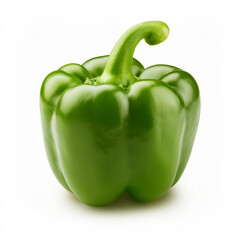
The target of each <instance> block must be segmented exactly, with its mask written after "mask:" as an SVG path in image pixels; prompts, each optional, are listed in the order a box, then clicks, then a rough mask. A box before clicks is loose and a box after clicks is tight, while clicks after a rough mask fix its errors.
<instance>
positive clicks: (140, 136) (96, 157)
mask: <svg viewBox="0 0 240 240" xmlns="http://www.w3.org/2000/svg"><path fill="white" fill-rule="evenodd" d="M168 34H169V28H168V26H167V25H166V24H165V23H163V22H159V21H152V22H144V23H140V24H138V25H136V26H134V27H132V28H130V29H129V30H128V31H127V32H126V33H125V34H124V35H123V36H122V37H121V38H120V39H119V41H118V42H117V43H116V45H115V47H114V48H113V50H112V52H111V54H110V56H103V57H97V58H93V59H90V60H88V61H87V62H85V63H84V64H82V65H79V64H67V65H64V66H63V67H61V68H60V69H59V70H57V71H54V72H52V73H50V74H49V75H48V76H47V77H46V78H45V80H44V81H43V84H42V87H41V94H40V95H41V96H40V107H41V118H42V127H43V135H44V141H45V147H46V152H47V156H48V160H49V163H50V165H51V168H52V170H53V172H54V174H55V176H56V178H57V179H58V181H59V182H60V183H61V184H62V185H63V186H64V187H65V188H66V189H67V190H69V191H71V192H72V193H73V194H74V195H75V196H76V197H77V198H78V199H80V200H81V201H82V202H84V203H86V204H88V205H92V206H102V205H107V204H110V203H112V202H114V201H115V200H116V199H117V198H118V197H119V196H120V195H121V194H122V193H123V192H128V193H129V194H130V195H131V196H132V197H133V198H134V199H137V200H139V201H151V200H154V199H157V198H159V197H161V196H163V195H164V194H165V193H166V192H167V191H168V190H169V188H171V187H172V186H173V185H174V184H175V183H176V182H177V181H178V180H179V178H180V177H181V175H182V173H183V171H184V169H185V166H186V164H187V161H188V158H189V156H190V153H191V149H192V145H193V142H194V138H195V135H196V131H197V126H198V121H199V115H200V96H199V89H198V86H197V83H196V81H195V80H194V78H193V77H192V76H191V75H190V74H189V73H187V72H185V71H183V70H181V69H179V68H177V67H173V66H169V65H162V64H158V65H154V66H151V67H148V68H146V69H144V68H143V66H142V64H141V63H140V62H138V61H137V60H136V59H133V53H134V50H135V48H136V46H137V44H138V43H139V42H140V41H141V40H142V39H143V38H144V39H145V41H146V42H147V43H148V44H150V45H155V44H158V43H161V42H163V41H164V40H165V39H166V38H167V36H168Z"/></svg>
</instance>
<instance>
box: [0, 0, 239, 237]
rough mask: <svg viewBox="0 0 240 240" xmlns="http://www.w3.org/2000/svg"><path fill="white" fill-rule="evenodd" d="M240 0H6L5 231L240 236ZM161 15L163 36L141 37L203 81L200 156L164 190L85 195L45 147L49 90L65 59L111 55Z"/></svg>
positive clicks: (1, 231) (1, 122)
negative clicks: (60, 175)
mask: <svg viewBox="0 0 240 240" xmlns="http://www.w3.org/2000/svg"><path fill="white" fill-rule="evenodd" d="M239 10H240V2H239V1H238V0H236V1H234V0H228V1H221V0H215V1H214V0H212V1H211V0H207V1H203V0H201V1H200V0H199V1H191V0H189V1H187V0H181V1H177V0H176V1H170V0H169V1H160V0H158V1H157V0H155V1H154V0H144V1H140V0H138V1H130V0H127V1H125V0H122V1H120V0H118V1H113V0H112V1H110V0H109V1H107V0H101V1H97V0H95V1H91V0H89V1H77V0H76V1H73V0H68V1H60V0H58V1H57V0H56V1H43V0H42V1H30V0H29V1H17V0H16V1H11V0H6V1H1V5H0V22H1V24H0V50H1V51H0V60H1V62H0V66H1V67H0V82H1V88H0V146H1V148H0V149H1V150H0V163H1V167H0V238H1V237H2V238H1V239H4V240H5V239H6V240H7V239H14V240H15V239H16V240H22V239H23V240H28V239H36V240H37V239H55V238H56V239H73V240H74V239H185V240H187V239H229V240H232V239H240V230H239V229H238V227H240V204H239V203H240V187H239V183H240V126H239V125H240V107H239V103H240V95H239V87H240V74H239V68H240V67H239V54H240V51H239V42H240V34H239V23H240V17H239ZM149 20H161V21H164V22H166V23H167V24H168V25H169V27H170V36H169V38H168V39H167V40H166V41H165V42H164V43H162V44H160V45H157V46H148V45H147V44H146V43H145V42H144V41H142V42H141V43H140V44H139V46H138V47H137V49H136V52H135V55H134V56H135V57H136V58H137V59H138V60H139V61H141V62H142V63H143V65H144V66H150V65H152V64H157V63H166V64H171V65H176V66H178V67H180V68H183V69H185V70H187V71H189V72H190V73H191V74H192V75H193V76H194V77H195V78H196V80H197V82H198V84H199V87H200V90H201V98H202V110H201V119H200V125H199V129H198V134H197V137H196V141H195V144H194V148H193V152H192V155H191V157H190V160H189V164H188V166H187V168H186V171H185V173H184V174H183V176H182V178H181V180H180V181H179V182H178V184H177V185H176V186H175V187H174V188H173V189H171V190H170V191H169V193H168V194H167V195H166V196H165V197H163V198H162V199H160V200H158V201H155V202H151V203H144V204H143V203H137V202H135V201H133V200H132V199H130V198H129V197H128V196H123V197H122V198H121V199H119V200H118V201H117V202H116V203H115V204H113V205H111V206H108V207H101V208H93V207H89V206H86V205H85V204H83V203H81V202H79V201H77V200H75V198H73V197H72V195H71V194H70V193H68V192H67V191H65V190H64V189H63V188H62V187H61V186H60V184H58V182H57V181H56V179H55V178H54V176H53V174H52V172H51V170H50V167H49V165H48V162H47V158H46V155H45V151H44V146H43V139H42V132H41V123H40V113H39V91H40V86H41V83H42V81H43V79H44V77H45V76H46V75H47V74H48V73H49V72H51V71H53V70H55V69H57V68H59V67H60V66H62V65H64V64H66V63H70V62H77V63H83V62H84V61H86V60H87V59H89V58H92V57H94V56H99V55H104V54H108V53H110V51H111V49H112V47H113V46H114V44H115V42H116V41H117V40H118V38H119V37H120V36H121V35H122V34H123V33H124V31H126V30H127V29H128V28H129V27H131V26H133V25H134V24H136V23H139V22H142V21H149Z"/></svg>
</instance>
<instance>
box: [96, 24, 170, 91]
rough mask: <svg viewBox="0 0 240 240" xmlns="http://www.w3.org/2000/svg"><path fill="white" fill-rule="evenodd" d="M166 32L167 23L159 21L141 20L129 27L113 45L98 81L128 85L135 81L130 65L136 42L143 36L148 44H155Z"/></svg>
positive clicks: (163, 38) (160, 40)
mask: <svg viewBox="0 0 240 240" xmlns="http://www.w3.org/2000/svg"><path fill="white" fill-rule="evenodd" d="M168 34H169V28H168V26H167V24H165V23H164V22H160V21H149V22H143V23H140V24H137V25H135V26H133V27H132V28H130V29H129V30H128V31H127V32H125V33H124V34H123V35H122V37H121V38H120V39H119V40H118V42H117V43H116V45H115V46H114V48H113V50H112V52H111V54H110V56H109V58H108V61H107V64H106V66H105V69H104V71H103V73H102V75H101V76H100V78H99V79H98V83H100V84H106V83H108V84H117V85H120V86H123V87H128V86H129V85H130V84H132V83H133V82H135V81H136V79H135V77H134V76H133V74H132V70H131V67H132V61H133V54H134V51H135V48H136V46H137V45H138V43H139V42H140V41H141V40H142V39H143V38H144V39H145V41H146V43H148V44H149V45H156V44H159V43H161V42H163V41H164V40H165V39H166V38H167V37H168Z"/></svg>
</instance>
